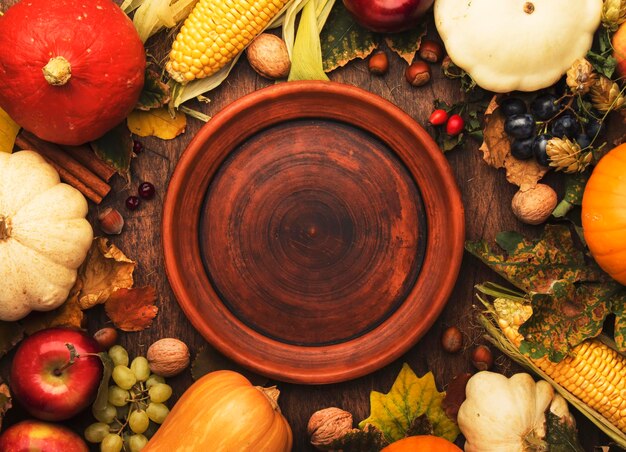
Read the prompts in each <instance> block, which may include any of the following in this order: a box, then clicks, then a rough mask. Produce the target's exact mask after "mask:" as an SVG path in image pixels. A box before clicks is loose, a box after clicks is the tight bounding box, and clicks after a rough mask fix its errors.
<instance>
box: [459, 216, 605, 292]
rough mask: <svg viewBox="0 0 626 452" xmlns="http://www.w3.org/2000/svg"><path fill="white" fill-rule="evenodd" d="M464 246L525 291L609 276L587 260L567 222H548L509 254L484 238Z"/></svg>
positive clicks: (545, 290)
mask: <svg viewBox="0 0 626 452" xmlns="http://www.w3.org/2000/svg"><path fill="white" fill-rule="evenodd" d="M507 246H508V245H507ZM465 249H467V251H469V252H470V253H472V254H473V255H474V256H476V257H478V258H479V259H480V260H482V261H483V262H484V263H485V264H486V265H488V266H489V267H490V268H491V269H492V270H494V271H495V272H497V273H499V274H500V275H501V276H502V277H504V278H505V279H507V280H508V281H509V282H510V283H511V284H513V285H515V286H516V287H518V288H520V289H522V290H524V291H526V292H531V291H532V292H538V293H548V292H549V291H550V287H551V285H552V283H554V282H555V281H558V280H567V281H571V282H583V281H589V282H600V281H609V280H610V278H609V277H608V275H606V274H605V273H604V272H603V271H602V270H600V268H599V267H598V266H597V265H594V264H587V263H586V262H585V255H584V253H583V251H582V250H579V249H578V248H576V246H575V244H574V240H573V239H572V234H571V232H570V230H569V228H568V227H567V226H564V225H546V227H545V229H544V233H543V235H542V237H541V238H539V239H537V240H529V239H523V240H521V241H520V242H519V243H517V245H516V246H515V248H514V249H509V250H508V252H507V255H504V254H501V253H499V252H497V251H495V250H492V249H491V248H490V247H489V245H488V244H487V243H486V242H485V241H478V242H467V243H466V244H465Z"/></svg>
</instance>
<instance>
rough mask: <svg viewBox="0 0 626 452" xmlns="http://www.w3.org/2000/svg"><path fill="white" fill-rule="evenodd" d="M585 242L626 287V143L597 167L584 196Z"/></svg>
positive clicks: (612, 275) (610, 272)
mask: <svg viewBox="0 0 626 452" xmlns="http://www.w3.org/2000/svg"><path fill="white" fill-rule="evenodd" d="M582 224H583V234H584V236H585V241H586V242H587V245H588V246H589V251H591V254H592V256H593V258H594V259H595V260H596V262H597V263H598V265H599V266H600V267H601V268H602V269H603V270H604V271H605V272H607V273H608V274H609V275H611V277H613V278H614V279H615V280H616V281H618V282H620V283H621V284H626V144H622V145H620V146H617V147H616V148H614V149H612V150H611V151H610V152H609V153H608V154H606V155H605V156H604V157H602V159H601V160H600V162H599V163H598V164H597V165H596V167H595V168H594V170H593V173H592V174H591V177H590V178H589V181H588V182H587V185H586V187H585V192H584V194H583V204H582Z"/></svg>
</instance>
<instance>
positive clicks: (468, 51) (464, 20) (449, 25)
mask: <svg viewBox="0 0 626 452" xmlns="http://www.w3.org/2000/svg"><path fill="white" fill-rule="evenodd" d="M601 11H602V0H436V1H435V6H434V13H435V24H436V26H437V30H438V31H439V34H440V36H441V39H442V40H443V42H444V44H445V47H446V51H447V52H448V55H449V56H450V58H451V59H452V61H453V62H454V63H455V64H456V65H457V66H459V67H460V68H462V69H463V70H465V71H466V72H467V73H468V74H469V75H470V76H471V77H472V78H473V79H474V81H475V82H476V83H477V84H478V85H479V86H481V87H482V88H484V89H487V90H490V91H495V92H498V93H504V92H510V91H516V90H519V91H536V90H538V89H541V88H545V87H548V86H550V85H552V84H553V83H555V82H556V81H557V80H558V79H559V78H560V77H561V76H562V75H563V74H564V73H565V72H566V71H567V69H569V67H570V66H571V65H572V63H573V62H574V61H575V60H576V59H578V58H582V57H584V56H585V55H586V53H587V51H588V50H589V49H590V48H591V43H592V41H593V35H594V32H595V30H596V29H597V28H598V26H599V24H600V15H601Z"/></svg>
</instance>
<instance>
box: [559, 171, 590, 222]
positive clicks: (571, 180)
mask: <svg viewBox="0 0 626 452" xmlns="http://www.w3.org/2000/svg"><path fill="white" fill-rule="evenodd" d="M589 176H590V173H589V172H585V173H576V174H566V175H565V195H563V199H562V200H561V202H560V203H559V204H558V205H557V206H556V208H555V209H554V211H553V212H552V216H553V217H555V218H564V217H565V216H566V215H567V214H568V213H569V212H570V211H571V210H572V209H573V208H574V206H580V205H582V202H583V192H584V191H585V185H586V184H587V180H589Z"/></svg>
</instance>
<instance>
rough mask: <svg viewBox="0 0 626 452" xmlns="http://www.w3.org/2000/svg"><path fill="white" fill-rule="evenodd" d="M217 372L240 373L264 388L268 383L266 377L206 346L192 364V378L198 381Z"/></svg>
mask: <svg viewBox="0 0 626 452" xmlns="http://www.w3.org/2000/svg"><path fill="white" fill-rule="evenodd" d="M216 370H232V371H235V372H239V373H240V374H242V375H243V376H244V377H246V378H247V379H248V380H250V382H251V383H252V384H253V385H256V386H264V385H265V384H266V383H267V381H268V380H267V378H266V377H262V376H261V375H257V374H255V373H254V372H251V371H249V370H248V369H245V368H243V367H241V366H240V365H239V364H237V363H236V362H234V361H231V360H230V359H228V358H226V357H225V356H224V355H222V354H221V353H220V352H218V351H217V350H215V349H214V348H213V347H210V346H208V345H206V346H204V347H202V348H201V349H200V350H198V352H197V353H196V357H195V358H194V360H193V363H192V364H191V377H192V378H193V379H194V380H198V379H199V378H200V377H202V376H203V375H206V374H208V373H209V372H214V371H216Z"/></svg>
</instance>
